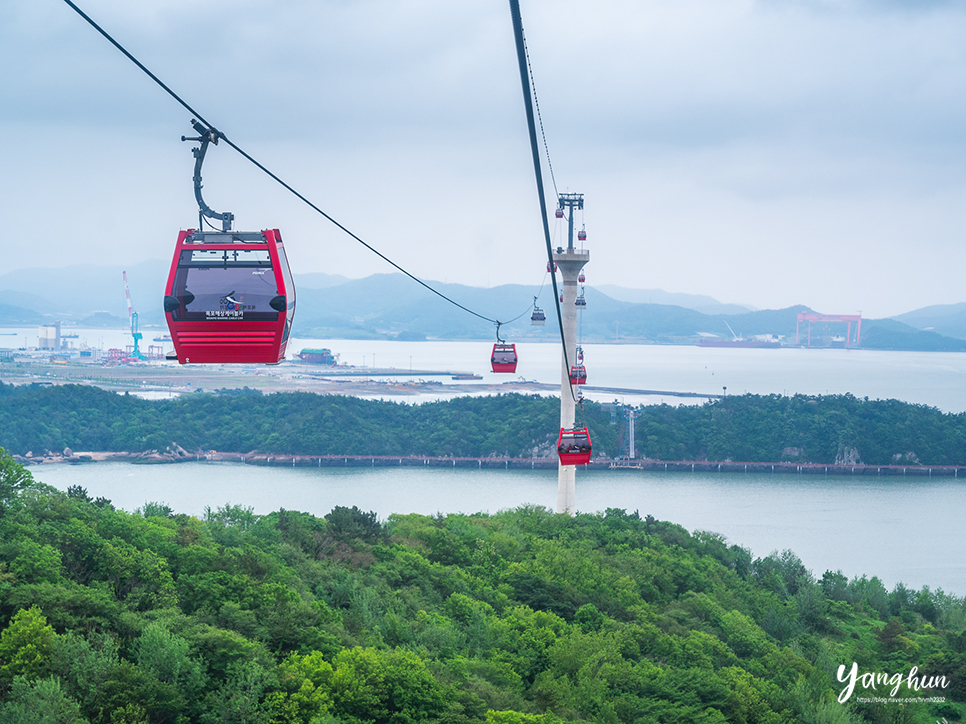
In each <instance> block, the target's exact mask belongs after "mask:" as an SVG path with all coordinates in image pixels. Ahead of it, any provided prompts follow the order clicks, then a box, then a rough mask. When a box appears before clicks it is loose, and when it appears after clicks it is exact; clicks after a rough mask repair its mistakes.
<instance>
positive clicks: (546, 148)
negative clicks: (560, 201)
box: [520, 22, 560, 196]
mask: <svg viewBox="0 0 966 724" xmlns="http://www.w3.org/2000/svg"><path fill="white" fill-rule="evenodd" d="M521 26H522V22H521ZM520 33H521V35H523V29H522V27H521V30H520ZM523 52H524V53H525V54H526V56H527V70H528V71H529V72H530V87H531V88H532V89H533V105H534V107H535V108H536V109H537V120H538V121H539V122H540V135H541V136H542V137H543V150H544V153H546V154H547V168H548V169H550V183H552V184H553V193H554V196H560V192H559V191H557V179H556V178H555V177H554V175H553V161H551V160H550V146H549V144H548V143H547V133H546V131H544V130H543V116H542V115H540V99H539V98H538V97H537V82H536V80H534V77H533V66H532V65H531V64H530V49H529V48H527V36H526V35H523Z"/></svg>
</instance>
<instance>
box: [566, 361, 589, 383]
mask: <svg viewBox="0 0 966 724" xmlns="http://www.w3.org/2000/svg"><path fill="white" fill-rule="evenodd" d="M570 384H572V385H586V384H587V368H586V367H584V366H583V365H582V364H577V365H574V366H572V367H571V368H570Z"/></svg>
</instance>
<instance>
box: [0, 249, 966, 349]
mask: <svg viewBox="0 0 966 724" xmlns="http://www.w3.org/2000/svg"><path fill="white" fill-rule="evenodd" d="M122 271H123V270H122V268H121V267H105V266H92V265H85V266H73V267H65V268H61V269H21V270H18V271H15V272H8V273H7V274H4V275H0V324H5V325H23V324H42V323H44V322H45V321H53V320H55V319H60V320H62V321H66V322H73V323H75V324H83V325H85V326H108V327H114V326H117V327H121V328H123V327H124V326H125V325H126V324H127V305H126V302H125V297H124V284H123V282H122V280H121V272H122ZM167 271H168V265H167V263H165V262H158V261H153V262H143V263H141V264H138V265H134V266H131V267H129V268H127V275H128V280H129V283H130V287H131V298H132V301H133V304H134V309H135V311H137V312H138V314H139V319H140V322H141V324H142V326H153V325H156V326H161V325H163V324H164V314H163V313H162V310H161V299H162V295H163V288H164V283H165V280H166V278H167ZM295 282H296V287H297V289H298V312H297V313H296V321H295V329H294V334H295V335H296V336H299V337H330V338H349V339H352V338H358V339H364V338H374V339H376V338H378V339H481V338H487V337H494V336H495V330H494V328H493V326H492V325H491V324H489V323H488V322H486V321H483V320H480V319H477V318H475V317H472V316H470V315H468V314H467V313H466V312H464V311H462V310H460V309H458V308H456V307H454V306H453V305H451V304H448V303H446V302H445V301H444V300H442V299H440V298H439V297H437V296H436V295H434V294H433V293H432V292H430V291H428V290H426V289H425V288H423V287H420V286H419V285H417V284H414V283H413V282H412V281H411V280H409V279H407V278H406V277H404V276H403V275H401V274H374V275H372V276H369V277H366V278H364V279H347V278H345V277H342V276H337V275H330V274H321V273H312V274H296V275H295ZM431 284H432V286H433V287H434V288H435V289H437V290H439V291H440V292H441V293H442V294H445V295H446V296H448V297H450V298H452V299H454V300H456V301H458V302H459V303H460V304H462V305H464V306H466V307H468V308H470V309H473V310H475V311H478V312H480V313H481V314H483V315H485V316H487V317H490V318H493V319H499V320H501V321H504V322H506V324H505V326H504V327H503V329H502V331H501V334H502V335H503V336H504V337H506V338H508V339H513V340H527V341H538V340H547V341H551V340H553V339H554V338H555V337H556V335H557V323H556V314H555V312H554V307H553V298H552V295H553V291H552V288H551V287H550V286H549V285H546V286H544V287H542V288H538V287H533V286H524V285H504V286H500V287H493V288H488V289H484V288H480V287H469V286H464V285H461V284H442V283H437V282H432V283H431ZM534 296H539V299H538V302H537V303H538V305H539V306H541V307H543V308H544V309H545V310H546V313H547V324H546V326H544V327H536V326H532V325H531V324H530V310H531V302H532V299H533V297H534ZM586 298H587V308H586V311H583V312H581V313H580V317H581V336H582V339H583V340H584V341H585V342H613V341H635V342H655V343H678V344H693V343H695V342H696V341H697V340H698V339H699V338H700V337H702V336H708V335H716V336H718V337H722V338H726V339H727V338H730V337H731V330H732V329H733V330H734V332H735V333H736V334H738V335H741V336H744V337H752V336H754V335H775V336H783V337H785V339H786V341H789V342H793V341H794V339H795V331H796V315H797V314H798V313H799V312H802V311H812V310H810V309H809V308H808V307H805V306H803V305H797V306H794V307H788V308H786V309H777V310H754V309H751V308H749V307H745V306H742V305H737V304H722V303H721V302H719V301H718V300H716V299H714V298H712V297H708V296H702V295H695V294H676V293H671V292H665V291H663V290H660V289H629V288H626V287H619V286H613V285H602V286H600V287H590V286H588V287H587V288H586ZM840 327H841V325H830V326H829V327H828V328H825V327H822V326H821V325H818V326H816V325H813V332H812V336H813V340H814V338H815V336H816V335H817V334H818V335H829V334H836V335H842V334H844V328H840ZM862 346H863V347H865V348H875V349H916V350H936V351H966V303H964V304H953V305H943V306H932V307H924V308H923V309H918V310H915V311H912V312H907V313H906V314H902V315H899V316H897V317H894V318H892V319H882V320H876V319H865V320H863V323H862Z"/></svg>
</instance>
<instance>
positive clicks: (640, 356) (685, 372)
mask: <svg viewBox="0 0 966 724" xmlns="http://www.w3.org/2000/svg"><path fill="white" fill-rule="evenodd" d="M65 331H72V332H75V333H76V334H77V335H78V338H77V339H72V340H69V341H70V342H71V343H72V344H74V346H78V345H80V344H81V343H85V342H86V343H87V344H90V345H92V346H101V347H104V348H108V347H120V348H123V347H124V346H125V344H127V343H129V342H130V335H129V334H127V333H125V332H123V331H120V330H104V329H75V330H65ZM2 332H4V334H0V348H4V347H7V348H13V347H19V346H22V345H23V344H24V340H26V341H27V343H28V344H31V345H33V344H36V341H37V339H36V338H37V329H36V328H34V327H31V328H23V329H4V330H2ZM160 332H161V330H153V331H152V330H147V331H145V334H144V337H145V344H161V343H154V342H152V341H151V340H152V339H153V337H154V336H155V335H156V334H158V333H160ZM510 341H512V340H510ZM490 346H491V343H489V342H433V341H429V342H387V341H359V340H334V339H308V338H298V337H293V338H292V340H291V342H290V344H289V356H290V357H291V356H293V355H294V354H295V353H296V352H299V351H301V350H302V349H303V348H306V347H309V348H316V347H328V348H330V349H331V350H332V351H333V352H335V353H336V354H339V355H340V357H341V361H342V362H343V363H345V364H349V365H353V366H356V367H358V368H360V369H363V370H364V369H367V368H372V367H373V366H375V367H378V368H390V367H393V368H396V369H397V370H401V371H408V370H410V369H412V370H453V371H462V372H475V373H477V374H480V375H483V380H481V381H480V383H479V384H480V385H483V384H494V383H497V384H498V383H503V382H506V381H507V378H508V377H510V378H511V380H515V379H518V378H519V377H523V378H526V379H528V380H535V381H537V382H544V383H551V384H559V382H560V351H559V347H557V346H556V345H553V344H541V343H522V344H520V345H518V351H519V355H520V363H519V365H518V367H517V374H516V375H513V376H510V375H495V374H493V373H491V372H490V371H489V354H490ZM165 347H166V348H169V347H170V344H166V345H165ZM584 352H585V357H586V365H587V373H588V385H589V386H591V387H595V386H596V387H611V388H630V389H646V390H669V391H673V392H697V393H702V394H721V393H722V391H723V388H725V387H727V391H728V394H743V393H745V392H751V393H756V394H795V393H803V394H810V395H819V394H841V393H846V392H850V393H852V394H854V395H856V396H858V397H870V398H873V399H875V398H882V399H885V398H895V399H899V400H904V401H906V402H913V403H917V404H925V405H931V406H933V407H938V408H939V409H941V410H944V411H947V412H966V354H962V353H955V352H882V351H873V350H846V349H800V348H784V349H714V348H703V347H697V346H693V347H686V346H664V345H637V344H627V345H625V344H619V345H600V344H591V345H584ZM288 369H289V368H286V367H285V366H281V367H277V368H271V371H272V373H273V374H276V373H277V374H286V373H287V370H288ZM416 376H419V375H414V377H416ZM402 379H405V377H403V378H402ZM434 379H439V380H441V381H442V382H443V383H444V384H443V386H442V387H441V388H439V389H438V390H434V391H433V392H432V393H431V394H427V395H422V396H420V397H416V398H406V399H407V401H410V402H412V401H424V400H428V399H445V398H447V397H450V396H453V395H456V394H465V393H457V392H455V391H452V390H448V389H447V385H452V384H455V383H453V381H452V380H450V379H449V378H448V377H441V378H434ZM460 384H461V385H466V384H467V383H465V382H462V383H460ZM507 389H508V390H512V385H507ZM379 396H380V395H379V394H376V395H370V397H379ZM385 397H386V398H387V399H399V398H398V397H392V396H385ZM587 397H588V398H590V399H594V400H597V401H611V400H613V399H615V398H619V399H621V400H622V401H624V402H626V403H629V404H638V403H646V404H654V403H660V402H667V403H669V404H680V403H681V402H686V403H689V404H693V403H700V402H701V400H693V399H692V400H689V399H687V398H676V397H668V396H661V395H656V396H654V395H652V396H642V395H635V394H625V393H612V392H593V391H588V392H587Z"/></svg>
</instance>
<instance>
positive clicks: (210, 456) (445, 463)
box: [12, 449, 966, 478]
mask: <svg viewBox="0 0 966 724" xmlns="http://www.w3.org/2000/svg"><path fill="white" fill-rule="evenodd" d="M66 452H69V453H70V454H69V455H63V454H55V455H46V456H43V457H38V456H30V457H26V456H23V455H13V456H12V457H13V459H14V460H16V461H17V462H18V463H20V464H22V465H26V466H28V467H30V466H34V465H58V464H64V463H66V464H68V465H82V464H90V463H97V462H129V463H131V464H133V465H171V464H176V463H183V462H209V463H242V464H245V465H264V466H284V467H318V468H332V467H433V468H441V467H446V468H448V467H453V468H479V469H483V468H487V469H491V468H502V469H506V470H555V469H557V458H555V457H553V458H510V457H485V458H477V457H452V456H430V455H290V454H283V455H277V454H274V453H273V454H267V453H254V452H249V453H237V452H216V451H203V452H202V451H200V452H196V453H189V452H187V451H185V450H183V449H179V450H177V451H176V452H165V453H159V452H157V451H148V452H143V453H136V452H106V451H87V452H72V451H66ZM580 469H581V470H627V471H638V472H689V473H696V472H700V473H769V474H796V475H840V476H842V475H844V476H850V477H854V476H874V477H883V476H887V477H915V478H932V477H952V478H958V477H959V473H963V477H964V478H966V465H865V464H856V465H844V464H823V463H791V462H732V461H723V462H716V461H710V460H649V459H637V460H629V459H612V458H603V457H602V458H597V459H595V460H592V461H591V462H590V464H589V465H585V466H580Z"/></svg>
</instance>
